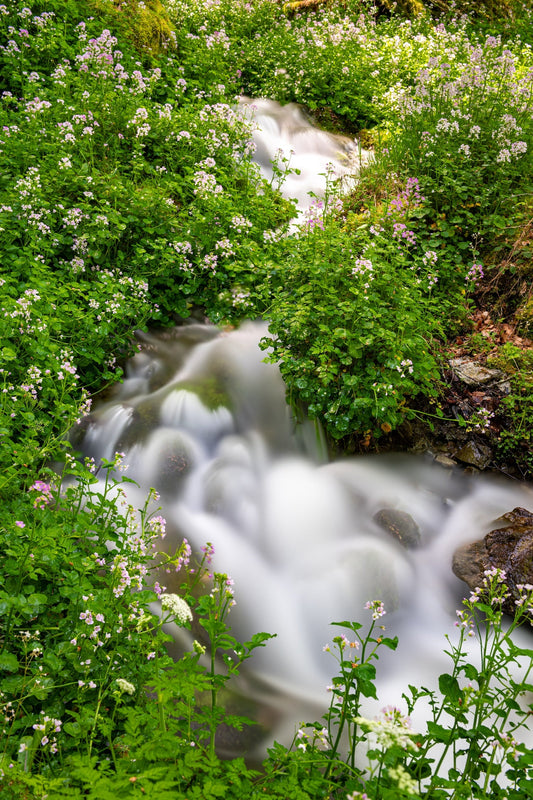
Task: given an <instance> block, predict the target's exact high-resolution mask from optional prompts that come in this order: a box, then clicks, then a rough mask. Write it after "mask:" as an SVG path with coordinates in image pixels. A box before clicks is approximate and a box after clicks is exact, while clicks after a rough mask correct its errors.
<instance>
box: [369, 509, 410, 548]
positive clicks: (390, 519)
mask: <svg viewBox="0 0 533 800" xmlns="http://www.w3.org/2000/svg"><path fill="white" fill-rule="evenodd" d="M373 519H374V522H375V523H377V524H378V525H379V527H380V528H382V530H384V531H386V532H387V533H390V535H391V536H394V538H395V539H397V540H398V541H399V542H400V544H401V545H402V547H405V548H406V550H412V549H413V548H415V547H419V546H420V542H421V536H420V528H419V527H418V525H417V524H416V522H415V521H414V519H413V518H412V516H411V515H410V514H407V513H406V512H405V511H398V509H396V508H381V509H380V510H379V511H376V513H375V514H374V517H373Z"/></svg>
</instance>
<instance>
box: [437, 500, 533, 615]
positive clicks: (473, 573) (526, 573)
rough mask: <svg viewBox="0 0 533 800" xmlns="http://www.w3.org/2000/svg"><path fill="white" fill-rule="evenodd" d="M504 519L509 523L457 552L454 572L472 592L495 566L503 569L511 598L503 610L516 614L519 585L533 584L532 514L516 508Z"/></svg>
mask: <svg viewBox="0 0 533 800" xmlns="http://www.w3.org/2000/svg"><path fill="white" fill-rule="evenodd" d="M501 519H503V520H505V521H506V522H508V523H509V524H508V525H506V526H505V527H502V528H496V529H495V530H493V531H490V533H487V535H486V536H485V538H484V539H481V540H479V541H477V542H472V543H471V544H466V545H463V546H462V547H460V548H459V549H458V550H456V551H455V553H454V556H453V562H452V570H453V572H454V573H455V575H457V577H458V578H460V579H461V580H463V581H464V582H465V583H466V584H468V586H469V587H470V588H471V589H476V588H477V587H478V586H481V584H482V582H483V573H484V572H485V570H488V569H493V568H494V567H498V568H499V569H502V570H504V571H505V573H506V576H507V578H506V583H507V585H508V586H509V589H510V590H511V597H510V598H509V599H508V600H507V601H506V603H505V604H504V606H503V608H504V611H506V612H507V613H508V614H514V611H515V608H516V606H515V600H517V599H518V598H519V596H520V590H519V589H518V588H517V586H518V585H520V584H526V583H529V584H533V513H532V512H531V511H528V510H527V509H525V508H515V509H513V511H509V512H508V513H507V514H503V515H502V517H501Z"/></svg>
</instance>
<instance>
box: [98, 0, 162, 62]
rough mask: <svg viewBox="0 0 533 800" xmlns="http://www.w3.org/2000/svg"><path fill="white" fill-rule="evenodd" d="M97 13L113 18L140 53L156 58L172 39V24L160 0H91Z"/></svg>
mask: <svg viewBox="0 0 533 800" xmlns="http://www.w3.org/2000/svg"><path fill="white" fill-rule="evenodd" d="M90 5H91V7H92V8H93V9H94V11H95V12H96V13H98V14H106V15H112V18H113V20H114V22H115V24H116V26H117V28H119V29H120V30H121V33H123V34H124V35H125V36H127V38H128V39H129V40H130V42H131V43H132V44H133V46H134V47H135V48H136V50H138V51H139V52H140V53H151V54H154V55H157V53H159V52H160V50H161V49H162V47H163V46H164V45H165V43H166V42H168V40H169V39H170V38H171V35H172V25H171V23H170V20H169V18H168V15H167V13H166V11H165V8H164V6H163V4H162V3H161V2H160V0H144V2H141V0H90Z"/></svg>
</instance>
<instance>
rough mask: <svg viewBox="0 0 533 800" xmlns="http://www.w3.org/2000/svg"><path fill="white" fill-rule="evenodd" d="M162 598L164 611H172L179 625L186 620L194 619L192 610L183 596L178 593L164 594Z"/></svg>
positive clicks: (183, 623)
mask: <svg viewBox="0 0 533 800" xmlns="http://www.w3.org/2000/svg"><path fill="white" fill-rule="evenodd" d="M160 600H161V608H162V609H163V611H170V612H171V613H172V614H174V616H175V618H176V620H175V621H176V622H177V623H178V625H185V623H186V622H190V621H191V620H192V611H191V609H190V608H189V605H188V603H187V601H186V600H184V599H183V597H180V596H179V595H177V594H162V595H161V597H160Z"/></svg>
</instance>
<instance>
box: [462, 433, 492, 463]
mask: <svg viewBox="0 0 533 800" xmlns="http://www.w3.org/2000/svg"><path fill="white" fill-rule="evenodd" d="M455 457H456V458H458V459H459V461H462V462H463V464H469V465H470V466H472V467H477V468H478V469H485V468H486V467H488V465H489V464H490V462H491V461H492V450H491V448H490V447H489V446H488V445H486V444H480V443H478V442H476V441H474V440H472V441H470V442H467V443H466V444H465V445H463V447H461V449H460V450H458V451H457V453H455Z"/></svg>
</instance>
